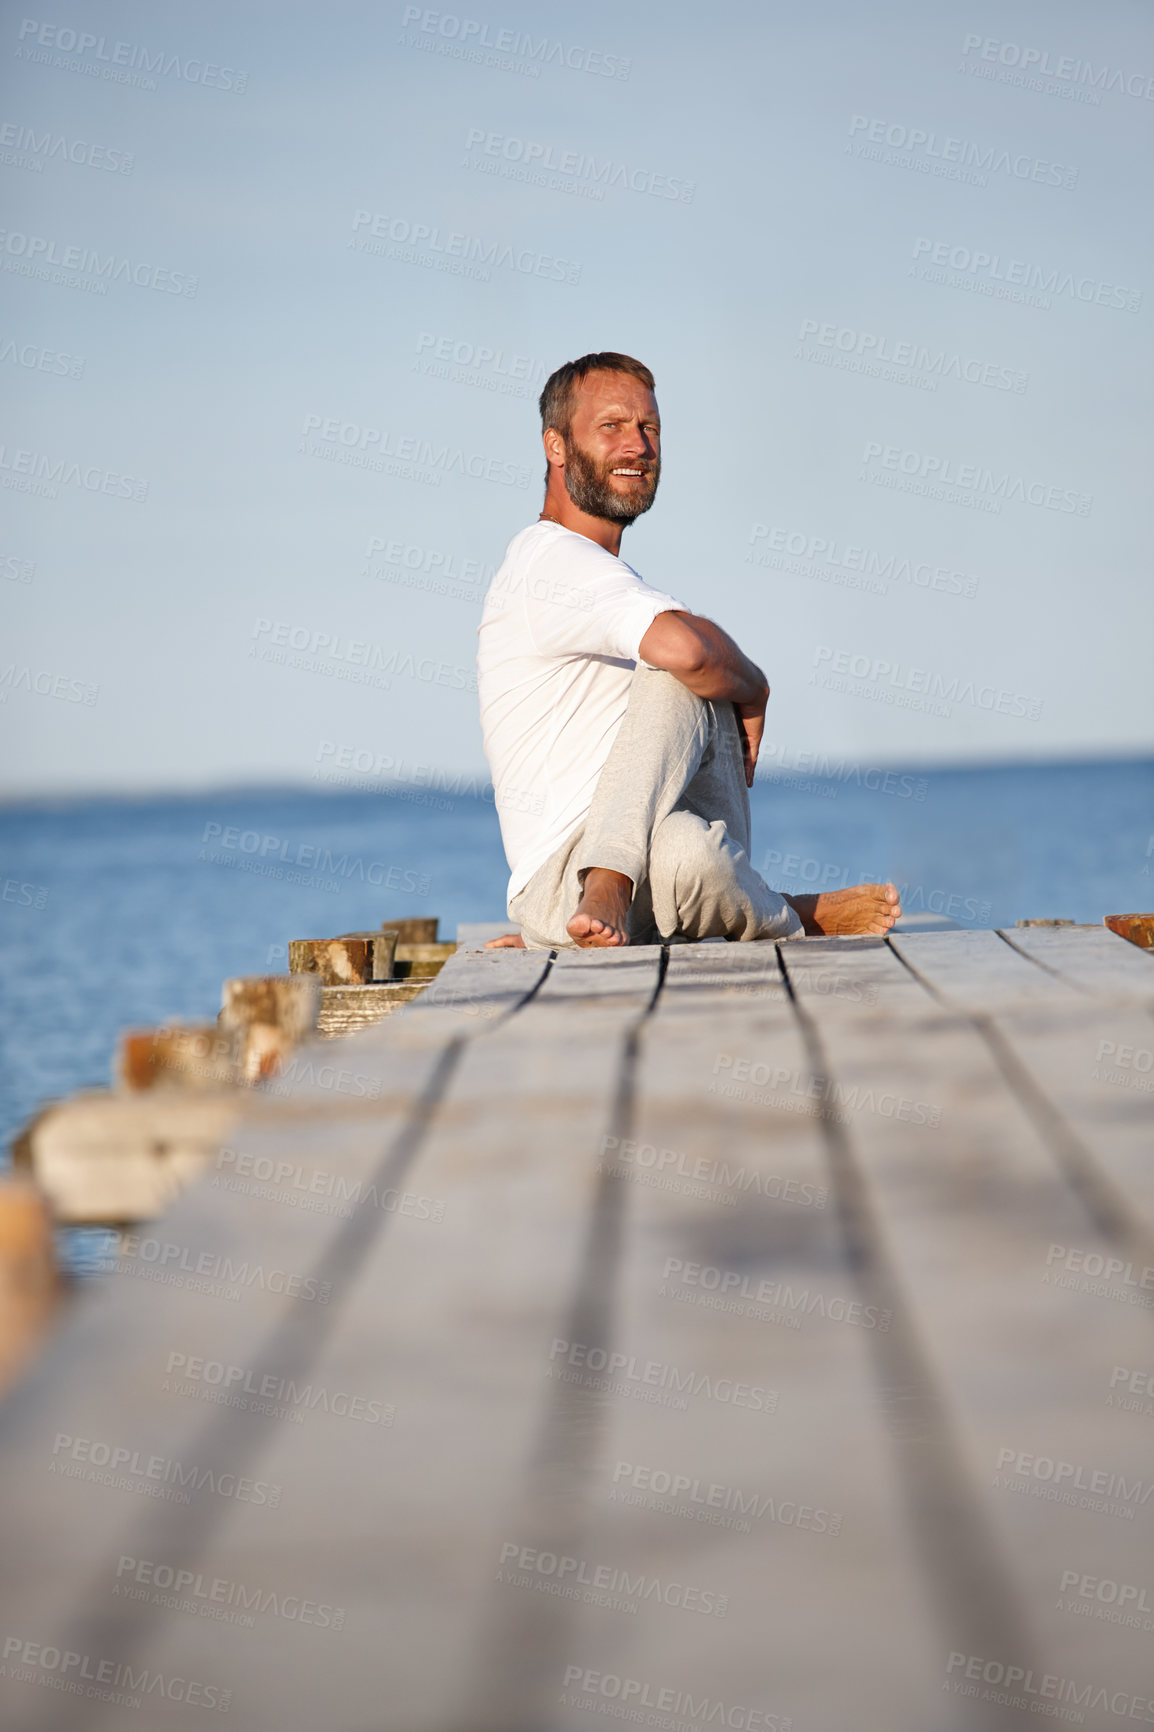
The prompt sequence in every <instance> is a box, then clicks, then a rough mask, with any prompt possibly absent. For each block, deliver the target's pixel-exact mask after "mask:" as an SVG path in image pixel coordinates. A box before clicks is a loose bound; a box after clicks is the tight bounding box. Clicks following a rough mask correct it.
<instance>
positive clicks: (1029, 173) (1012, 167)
mask: <svg viewBox="0 0 1154 1732" xmlns="http://www.w3.org/2000/svg"><path fill="white" fill-rule="evenodd" d="M849 133H850V138H851V139H857V138H859V137H861V135H864V138H865V140H866V141H868V143H869V144H871V145H886V146H888V149H889V152H893V151H900V152H903V153H904V154H903V155H900V156H896V157H895V156H893V155H892V154H889V153H886V152H881V151H874V152H872V153H870V152H868V151H860V150H858V151H855V154H858V155H866V156H869V155H871V154H872V155H873V156H874V157H876V159H877V160H878V161H879V162H885V163H892V164H893V165H894V166H895V167H899V168H915V169H920V170H922V171H923V172H925V173H929V174H945V175H947V176H948V177H949V178H951V179H953V178H962V179H968V180H970V181H971V182H972V183H974V184H976V185H978V186H985V185H986V184H987V182H986V178H985V177H986V175H987V174H1008V175H1009V176H1010V177H1011V178H1012V179H1014V180H1029V181H1034V182H1035V183H1037V184H1038V185H1042V186H1060V187H1065V188H1066V189H1067V190H1069V189H1070V188H1072V187H1075V186H1077V184H1078V170H1077V169H1076V168H1070V167H1068V166H1065V165H1063V164H1062V163H1060V162H1050V161H1048V160H1047V159H1046V158H1045V157H1039V156H1029V155H1027V154H1026V153H1025V152H1024V151H1019V152H1017V153H1011V152H1010V151H1008V150H999V149H998V147H997V146H996V145H993V144H989V145H981V144H975V143H974V142H973V140H972V139H968V138H947V137H945V136H944V135H942V134H939V133H936V132H927V131H926V129H925V127H922V126H905V125H903V124H901V123H900V122H894V121H888V120H871V119H870V118H869V116H868V115H864V114H855V115H853V116H852V117H851V119H850V123H849ZM846 149H847V150H853V149H855V147H854V146H852V145H847V146H846ZM950 165H954V166H955V169H960V170H961V171H963V172H962V173H961V174H960V175H959V174H957V173H951V167H950ZM966 169H976V170H977V171H978V173H977V174H973V175H966V174H965V173H964V171H965V170H966Z"/></svg>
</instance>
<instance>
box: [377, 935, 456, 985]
mask: <svg viewBox="0 0 1154 1732" xmlns="http://www.w3.org/2000/svg"><path fill="white" fill-rule="evenodd" d="M456 953H457V946H456V945H455V944H398V945H397V954H396V958H395V961H394V963H393V969H394V972H395V974H396V975H397V977H398V979H401V980H418V979H424V980H429V979H431V978H432V976H433V975H434V974H439V973H440V972H441V969H442V968H444V966H445V964H446V962H448V960H449V958H450V956H455V955H456Z"/></svg>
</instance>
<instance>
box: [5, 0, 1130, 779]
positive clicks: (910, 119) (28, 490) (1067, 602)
mask: <svg viewBox="0 0 1154 1732" xmlns="http://www.w3.org/2000/svg"><path fill="white" fill-rule="evenodd" d="M470 5H472V0H470ZM656 16H657V15H654V14H652V13H650V12H648V11H647V12H642V10H641V9H640V8H637V7H626V8H620V7H618V6H610V5H608V4H592V5H587V6H584V7H582V8H581V9H579V10H575V9H570V8H560V7H557V8H553V7H550V8H542V7H540V6H537V7H526V6H520V5H517V4H508V5H506V4H504V3H503V0H494V3H493V4H492V5H490V4H489V0H477V4H476V6H473V7H472V9H471V10H470V11H468V12H465V11H462V12H460V13H456V14H454V13H448V12H438V11H433V10H429V9H426V8H417V7H406V6H403V5H397V6H387V7H378V6H368V5H364V4H360V3H347V4H339V5H336V6H334V7H333V8H330V9H327V10H325V11H324V12H321V11H320V10H318V9H317V8H315V7H307V8H306V7H304V6H300V5H287V6H286V5H283V4H276V5H273V4H245V5H242V6H239V7H238V6H225V5H223V4H207V5H202V6H199V7H197V8H196V9H195V10H190V9H188V8H184V7H179V8H178V7H176V6H175V5H172V4H171V3H170V0H164V3H162V4H150V5H143V4H142V5H135V6H134V5H129V4H120V5H117V4H101V5H88V6H85V7H84V8H79V7H78V8H76V9H75V10H74V11H54V12H52V13H51V14H46V15H45V16H43V17H42V16H40V15H39V14H38V15H37V16H35V17H27V18H22V17H21V16H20V15H18V14H16V13H11V12H10V13H9V14H8V15H7V17H6V19H5V21H4V22H3V24H2V25H0V72H2V87H3V95H2V98H0V125H3V127H4V131H3V132H2V133H0V140H2V149H0V175H2V176H3V185H4V192H5V195H6V196H5V199H4V206H5V210H6V213H7V214H6V216H5V218H4V219H3V221H4V225H5V226H4V232H3V238H2V239H0V264H2V265H3V267H4V269H3V272H2V273H0V293H2V294H3V297H4V312H3V315H2V320H0V332H2V333H3V334H2V337H0V365H2V369H3V371H2V376H3V380H4V383H5V385H6V390H5V393H4V402H5V407H4V410H3V413H2V420H0V442H2V444H3V454H2V456H0V464H2V465H3V467H2V469H0V476H2V479H3V483H4V488H5V499H4V503H5V506H6V511H5V523H6V528H5V530H4V532H3V536H2V537H0V593H2V595H3V599H4V602H5V604H6V605H5V618H6V621H7V622H8V624H7V629H6V630H5V633H4V649H3V651H2V652H0V728H2V729H3V731H4V736H5V739H6V751H5V762H6V766H7V767H6V770H5V773H4V776H5V779H4V782H3V788H4V790H5V791H6V792H8V793H10V794H22V793H27V792H34V791H39V790H46V791H51V792H57V791H59V792H66V791H71V790H77V789H93V788H108V789H118V788H127V789H131V788H142V789H143V788H181V787H193V786H202V785H205V784H211V783H252V782H260V781H272V782H307V781H309V779H310V778H312V777H313V775H314V773H315V772H316V771H317V770H318V768H321V769H324V768H325V767H326V766H327V767H329V768H331V766H332V765H333V764H334V763H335V762H336V761H337V760H338V758H340V757H341V756H342V755H343V756H344V758H345V759H346V760H347V762H348V764H349V766H350V767H352V768H354V769H355V766H357V765H359V764H367V763H371V764H372V765H373V766H374V773H375V774H385V775H387V774H389V773H396V774H397V775H398V776H399V777H400V778H401V779H405V778H406V777H407V776H409V775H412V774H414V773H419V772H417V771H416V767H418V766H423V765H428V766H438V767H441V768H444V769H447V770H467V771H476V770H479V769H482V768H483V758H482V754H481V745H480V732H479V728H478V724H477V716H476V699H475V695H474V694H473V692H472V691H471V690H470V689H469V684H470V673H471V669H472V663H473V656H474V649H475V629H476V623H477V618H478V615H479V606H480V595H481V593H482V592H483V588H484V582H485V577H486V574H487V572H488V571H490V570H491V569H492V568H493V567H494V566H495V565H496V564H497V563H499V560H500V557H501V553H502V550H503V548H504V546H505V544H506V542H507V541H508V540H509V538H510V537H511V536H512V535H513V534H514V533H516V531H517V530H518V529H520V528H522V527H523V526H524V525H525V524H526V523H527V522H529V521H531V520H532V519H533V518H535V517H536V514H537V511H538V510H539V508H540V493H541V488H540V476H541V472H542V469H543V463H542V459H541V454H540V435H539V428H538V424H537V417H536V410H535V396H536V391H537V389H538V388H539V385H540V382H541V378H542V376H543V374H544V372H546V371H548V370H550V369H551V368H552V367H554V366H556V365H557V364H558V363H559V362H561V361H562V360H565V359H567V358H569V357H571V356H573V355H575V354H579V353H581V352H583V351H586V350H589V349H597V348H603V347H609V348H619V349H624V350H627V351H630V352H632V353H634V354H637V355H639V356H641V357H642V358H643V359H644V360H646V361H647V362H648V363H649V365H650V366H651V367H652V368H653V370H654V372H655V374H656V376H657V381H658V395H659V400H660V404H661V409H662V416H663V421H664V427H665V457H664V477H663V481H662V487H661V492H660V494H659V498H658V503H657V505H656V506H655V508H654V510H653V511H652V513H651V514H650V515H649V516H648V517H647V518H646V519H643V520H642V521H641V522H640V523H639V524H638V525H637V526H636V527H635V528H634V529H632V530H631V531H630V532H629V533H628V535H627V536H626V538H625V542H624V546H623V553H624V556H625V557H626V558H627V559H629V560H630V562H631V563H632V564H634V565H635V566H636V567H637V569H638V570H640V572H641V573H642V575H643V576H645V577H646V578H648V579H649V580H650V581H652V582H654V583H655V584H657V585H658V586H660V587H662V588H667V589H670V590H672V591H673V592H674V593H676V594H677V595H678V596H679V597H680V598H681V599H682V600H684V601H685V603H686V604H687V605H688V606H690V607H692V608H694V609H696V610H698V611H701V612H703V613H707V614H709V615H711V616H713V617H715V618H717V619H719V620H720V621H721V622H722V623H723V624H724V625H726V626H727V627H728V628H729V629H731V630H732V631H733V632H734V634H735V635H736V636H737V637H738V639H739V641H740V642H741V643H742V645H743V647H745V648H747V649H748V650H749V652H750V653H751V654H752V655H754V656H755V657H756V659H758V660H759V661H760V662H761V663H762V665H763V666H764V667H765V669H766V671H767V673H768V675H769V679H770V683H771V686H772V688H773V697H772V700H771V708H770V711H769V717H768V737H769V738H770V739H771V740H772V741H774V742H775V743H776V744H777V746H778V747H779V748H780V751H781V753H782V754H783V755H784V757H785V758H786V759H787V760H788V758H789V756H790V755H794V756H801V755H802V754H804V753H806V752H842V753H851V754H854V755H859V756H866V755H868V756H869V757H870V758H871V759H873V760H874V761H879V762H893V763H927V764H928V763H934V762H948V761H955V762H956V761H960V760H964V761H981V760H987V759H1007V758H1009V759H1014V758H1035V757H1053V756H1063V755H1072V754H1073V755H1084V754H1093V753H1111V752H1122V753H1128V752H1135V751H1141V750H1144V749H1148V747H1149V745H1150V740H1151V702H1150V696H1149V692H1150V684H1151V682H1150V676H1149V644H1150V641H1151V640H1150V626H1151V618H1150V613H1151V604H1150V599H1149V598H1150V584H1149V580H1148V577H1147V571H1148V564H1149V547H1150V542H1151V534H1150V529H1151V525H1150V487H1149V441H1148V437H1147V435H1148V428H1149V408H1148V398H1149V393H1148V387H1147V388H1145V389H1143V384H1142V381H1143V380H1144V379H1146V380H1148V378H1149V359H1150V357H1149V349H1150V335H1149V333H1150V304H1151V296H1152V295H1154V260H1152V258H1151V229H1150V224H1149V222H1148V220H1147V218H1146V214H1145V213H1146V201H1145V200H1144V197H1143V190H1142V189H1143V188H1144V186H1145V185H1147V184H1148V176H1149V167H1150V154H1151V153H1150V138H1151V121H1152V118H1154V101H1152V100H1151V98H1152V97H1154V28H1152V25H1151V21H1150V17H1149V13H1148V10H1146V9H1144V8H1142V7H1140V6H1139V5H1137V4H1130V3H1123V0H1111V3H1110V4H1108V5H1105V6H1103V7H1101V8H1097V9H1095V10H1094V11H1093V12H1090V11H1088V10H1087V9H1086V8H1084V7H1075V6H1073V5H1070V4H1058V5H1054V6H1046V7H1042V6H1041V5H1021V4H1017V5H1009V6H1006V5H997V6H995V5H993V4H986V5H967V6H966V7H957V6H954V5H952V4H946V5H943V6H941V7H938V8H935V9H926V8H925V7H923V6H915V5H913V4H906V3H902V0H886V3H885V4H883V5H882V6H880V7H871V8H863V7H859V6H850V5H846V4H835V3H832V0H827V3H824V4H820V3H819V4H816V5H814V6H810V7H807V8H805V9H799V8H796V7H786V6H785V5H783V4H774V5H758V6H752V5H749V6H735V5H722V6H719V7H712V8H710V9H709V10H708V12H707V13H703V12H702V10H701V9H700V8H699V7H696V6H694V7H690V6H688V5H684V4H673V5H668V6H665V7H663V8H662V9H661V11H660V15H659V21H658V22H656V23H655V22H654V19H655V17H656ZM84 35H87V36H91V37H95V38H96V40H95V41H94V42H88V43H85V44H83V45H82V44H81V41H80V38H81V37H82V36H84ZM118 44H119V45H120V46H119V47H118V46H117V45H118ZM242 75H243V77H242ZM133 81H135V82H133ZM1031 81H1032V82H1031ZM150 85H151V86H153V87H152V88H149V86H150ZM1035 86H1038V88H1035ZM33 243H35V245H34V244H33ZM69 249H71V251H70V250H69ZM110 261H111V263H110ZM107 271H110V272H111V275H110V276H108V275H104V274H102V272H107ZM32 272H36V273H39V274H30V273H32ZM134 278H135V279H136V280H133V279H134ZM193 279H195V281H193ZM100 287H104V289H105V291H106V292H104V293H100V292H98V290H99V289H100ZM145 484H146V485H145ZM438 585H439V586H440V587H439V588H438ZM390 766H391V767H392V770H391V771H390Z"/></svg>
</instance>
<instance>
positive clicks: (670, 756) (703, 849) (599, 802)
mask: <svg viewBox="0 0 1154 1732" xmlns="http://www.w3.org/2000/svg"><path fill="white" fill-rule="evenodd" d="M749 846H750V827H749V794H748V791H747V789H746V786H745V771H744V769H743V766H742V757H741V740H740V737H739V734H738V729H737V717H736V715H735V714H734V710H733V705H732V704H731V703H724V702H721V701H717V702H711V701H709V700H707V699H704V698H698V697H694V695H693V693H692V692H691V691H690V690H689V688H688V686H684V685H682V683H681V681H680V680H677V679H674V677H673V675H672V674H668V673H663V672H662V671H661V670H660V669H657V668H650V667H647V666H646V665H645V664H644V663H643V662H639V663H638V665H637V668H636V670H635V672H634V675H633V683H632V686H631V688H630V693H629V705H628V708H627V709H626V712H625V716H624V719H623V720H622V723H621V727H620V729H619V731H618V734H617V738H616V740H615V741H614V742H613V748H612V750H611V751H610V753H609V756H608V758H607V759H606V760H605V768H604V769H603V770H602V772H601V775H600V777H599V778H598V781H597V788H596V791H595V793H594V795H593V803H592V805H591V806H590V808H589V816H588V818H587V819H586V820H585V822H584V824H582V825H580V826H579V827H578V828H577V829H576V830H575V831H574V832H573V834H572V835H571V836H569V837H568V838H567V840H566V841H565V842H564V843H562V845H561V847H560V848H558V849H557V851H556V853H554V854H552V855H550V857H549V859H548V860H546V862H545V864H544V865H543V866H540V867H538V869H537V871H536V872H535V873H534V874H533V876H532V878H530V880H529V882H528V884H526V886H525V888H524V889H523V890H521V891H519V892H518V893H517V895H516V896H515V897H514V898H513V900H512V902H511V903H510V905H509V913H510V915H511V916H512V918H513V919H514V920H517V921H519V922H520V925H521V936H522V938H523V939H524V940H525V943H526V945H528V947H529V948H530V949H531V950H543V949H554V948H560V947H563V946H564V947H570V948H571V947H572V945H573V940H572V939H571V938H570V937H569V934H568V933H567V932H566V930H565V922H566V921H567V920H569V919H571V918H572V916H573V913H574V911H575V909H576V907H577V903H578V901H579V900H580V897H581V887H582V885H583V883H584V879H585V873H586V872H588V871H589V870H590V868H591V867H594V866H602V867H607V868H609V869H610V870H611V871H613V872H622V873H624V874H625V876H626V877H627V878H631V879H632V880H633V886H634V895H633V904H632V907H631V908H630V911H629V937H630V941H631V942H632V943H634V944H655V943H657V942H658V941H663V942H668V941H670V940H690V939H695V938H732V939H750V938H793V937H796V936H798V935H799V934H800V933H801V930H802V927H801V921H800V919H799V918H798V915H797V914H796V913H795V911H794V910H793V909H792V908H791V907H790V906H789V904H788V903H787V902H785V901H783V899H782V898H781V897H780V896H779V895H778V894H777V892H776V891H774V890H771V889H770V888H769V886H768V885H767V884H766V882H765V880H764V879H763V878H762V877H761V876H760V874H759V873H757V872H755V871H754V869H753V866H752V864H751V863H750V859H749Z"/></svg>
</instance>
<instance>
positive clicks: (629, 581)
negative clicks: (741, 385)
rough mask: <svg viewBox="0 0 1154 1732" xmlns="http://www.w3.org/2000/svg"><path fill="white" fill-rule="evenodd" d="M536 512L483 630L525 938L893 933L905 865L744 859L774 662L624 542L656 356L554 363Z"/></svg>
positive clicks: (502, 807) (502, 798) (544, 408)
mask: <svg viewBox="0 0 1154 1732" xmlns="http://www.w3.org/2000/svg"><path fill="white" fill-rule="evenodd" d="M540 408H541V423H542V437H543V441H544V446H545V456H546V459H547V460H548V469H547V472H546V488H545V506H544V509H543V511H542V512H541V516H540V518H539V520H538V522H537V523H535V524H533V525H532V526H531V527H530V528H528V529H523V530H522V531H521V532H520V534H519V535H516V536H514V537H513V540H512V541H511V542H510V543H509V547H508V549H507V551H506V554H505V559H504V562H503V564H502V566H501V568H500V570H499V571H498V572H497V575H496V577H495V578H494V579H493V582H492V584H491V585H490V588H489V592H488V595H487V596H486V598H485V608H484V613H483V616H482V620H481V624H480V627H479V630H478V638H479V645H478V652H477V676H478V691H479V694H480V701H481V726H482V731H483V734H484V741H485V752H486V755H487V757H488V760H489V767H490V770H491V773H492V777H493V787H494V791H495V798H496V805H497V811H498V815H499V817H500V822H501V834H502V838H503V841H504V844H505V853H506V855H507V857H508V861H509V868H510V872H511V878H510V881H509V901H508V907H509V916H510V918H511V919H513V920H516V921H518V922H519V924H520V926H521V938H520V940H516V939H504V940H500V939H498V940H496V941H495V942H496V943H498V944H501V943H505V944H509V943H521V944H523V945H526V946H528V947H529V948H534V949H536V948H546V947H548V948H553V947H557V946H572V945H579V946H582V947H599V946H606V947H609V946H616V945H622V944H628V943H630V942H631V941H632V942H633V943H655V942H658V941H659V940H663V941H668V940H692V939H700V938H715V937H720V938H728V939H755V938H794V937H798V936H800V935H801V934H802V933H803V932H808V933H853V932H859V933H860V932H878V933H880V932H887V931H888V930H889V929H890V927H891V926H892V925H893V923H894V921H895V920H896V919H897V918H898V916H899V915H900V913H901V909H900V907H899V905H898V893H897V891H896V889H895V888H894V886H893V885H892V884H884V885H878V884H858V885H855V886H854V887H853V888H852V889H848V890H839V891H833V892H829V893H824V894H821V895H815V896H783V895H778V894H777V892H776V891H773V890H771V889H770V888H769V886H768V885H767V884H766V883H765V882H764V880H763V879H762V878H761V877H760V876H759V875H758V873H757V872H755V871H754V869H753V866H752V864H751V862H750V858H749V849H750V824H749V795H748V791H747V790H748V789H749V788H750V787H752V786H753V776H754V771H755V769H756V767H757V754H758V749H759V747H760V745H761V737H762V730H763V728H764V725H765V706H766V700H767V699H768V697H769V687H768V685H767V684H766V679H765V675H764V674H763V673H762V671H761V669H760V668H759V667H757V666H756V665H755V664H754V663H753V662H752V661H750V659H749V657H748V656H747V655H745V654H744V652H743V651H742V650H740V649H739V648H738V646H737V644H736V643H735V642H734V641H733V639H732V638H731V637H729V636H728V635H727V634H726V633H725V632H724V631H722V629H721V627H720V626H718V625H715V624H714V623H713V622H712V621H711V620H708V619H702V618H701V617H699V616H698V615H696V614H693V613H691V612H690V611H689V609H688V608H685V607H683V606H682V604H681V603H680V602H678V601H676V600H675V599H674V598H673V597H672V596H671V595H666V594H664V593H663V592H662V591H661V590H657V589H652V588H650V586H649V585H648V584H646V583H644V582H643V581H642V580H641V578H640V577H639V576H638V575H637V573H636V572H635V571H634V570H633V569H632V567H631V566H628V565H626V564H625V562H624V561H623V560H622V559H621V558H620V557H619V550H620V547H621V536H622V532H623V531H624V530H625V529H627V528H628V526H629V525H630V524H631V523H632V522H634V520H635V519H636V518H638V517H640V515H641V513H642V512H643V511H648V510H649V507H650V506H651V505H652V504H653V500H654V497H655V495H656V492H657V483H658V479H659V477H660V474H661V423H660V419H659V417H658V413H657V399H656V397H655V396H654V384H653V375H652V373H651V372H650V371H649V369H648V367H645V366H643V365H642V363H641V362H640V361H635V360H633V359H632V357H631V356H629V355H620V354H616V353H612V352H608V353H601V354H593V355H583V356H582V357H581V359H580V360H578V361H569V362H567V363H566V364H565V366H563V367H559V368H558V369H557V371H556V372H555V373H554V374H553V375H552V377H551V378H550V379H549V380H548V381H547V383H546V385H545V389H544V390H543V391H542V393H541V400H540Z"/></svg>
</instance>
